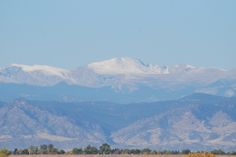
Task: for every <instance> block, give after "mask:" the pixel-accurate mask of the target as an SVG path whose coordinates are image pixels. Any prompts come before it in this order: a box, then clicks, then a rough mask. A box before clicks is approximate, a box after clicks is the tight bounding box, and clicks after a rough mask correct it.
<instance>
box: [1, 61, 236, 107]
mask: <svg viewBox="0 0 236 157" xmlns="http://www.w3.org/2000/svg"><path fill="white" fill-rule="evenodd" d="M0 87H1V88H0V91H1V92H3V93H4V95H5V96H0V98H2V100H4V101H9V100H12V99H15V98H19V97H22V98H27V99H31V100H41V99H42V100H49V101H50V100H57V101H58V100H60V101H110V102H119V103H121V102H122V103H129V102H140V101H143V102H151V101H157V100H170V99H177V98H180V97H184V96H186V95H190V94H193V93H196V92H197V93H207V94H213V95H220V96H227V97H231V96H235V95H236V70H235V69H232V70H226V69H217V68H206V67H196V66H192V65H175V66H159V65H151V64H145V63H143V62H142V61H141V60H139V59H132V58H113V59H110V60H105V61H100V62H95V63H91V64H88V65H87V66H83V67H79V68H77V69H74V70H66V69H62V68H56V67H50V66H47V65H32V66H28V65H22V64H12V65H11V66H9V67H5V68H1V69H0ZM70 91H74V92H70ZM49 95H50V96H49ZM91 95H93V96H92V97H91ZM95 95H96V96H95ZM46 97H47V98H46Z"/></svg>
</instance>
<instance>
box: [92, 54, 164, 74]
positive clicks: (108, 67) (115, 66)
mask: <svg viewBox="0 0 236 157" xmlns="http://www.w3.org/2000/svg"><path fill="white" fill-rule="evenodd" d="M88 68H89V69H92V70H93V71H95V72H96V73H98V74H108V75H117V74H125V75H129V74H137V75H142V74H161V73H163V71H162V68H161V67H159V66H158V65H146V64H144V63H143V62H142V61H141V60H139V59H132V58H126V57H124V58H112V59H109V60H105V61H100V62H95V63H91V64H89V65H88ZM165 70H166V69H165Z"/></svg>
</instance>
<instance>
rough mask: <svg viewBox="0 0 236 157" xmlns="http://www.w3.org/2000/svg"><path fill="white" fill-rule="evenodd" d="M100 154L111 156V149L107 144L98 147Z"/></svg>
mask: <svg viewBox="0 0 236 157" xmlns="http://www.w3.org/2000/svg"><path fill="white" fill-rule="evenodd" d="M99 153H100V154H111V147H110V145H109V144H107V143H104V144H102V145H101V146H100V147H99Z"/></svg>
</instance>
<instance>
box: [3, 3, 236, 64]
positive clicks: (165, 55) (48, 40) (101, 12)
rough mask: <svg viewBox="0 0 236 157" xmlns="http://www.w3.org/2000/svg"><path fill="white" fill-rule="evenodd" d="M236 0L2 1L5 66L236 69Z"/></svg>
mask: <svg viewBox="0 0 236 157" xmlns="http://www.w3.org/2000/svg"><path fill="white" fill-rule="evenodd" d="M235 8H236V1H235V0H178V1H177V0H171V1H169V0H162V1H161V0H153V1H152V0H142V1H140V0H116V1H115V0H113V1H112V0H106V1H104V0H99V1H98V0H93V1H92V0H84V1H82V0H81V1H80V0H63V1H60V0H39V1H32V0H21V1H19V0H1V1H0V66H7V65H9V64H11V63H21V64H48V65H52V66H59V67H65V68H75V67H78V66H81V65H85V64H87V63H90V62H94V61H98V60H104V59H109V58H113V57H123V56H124V57H133V58H139V59H141V60H143V61H144V62H145V63H156V64H160V65H173V64H183V63H186V64H193V65H200V66H211V67H222V68H236V61H235V60H236V9H235Z"/></svg>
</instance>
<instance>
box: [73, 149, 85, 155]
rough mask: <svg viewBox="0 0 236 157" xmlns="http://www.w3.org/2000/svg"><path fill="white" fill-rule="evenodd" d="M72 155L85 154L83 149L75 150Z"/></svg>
mask: <svg viewBox="0 0 236 157" xmlns="http://www.w3.org/2000/svg"><path fill="white" fill-rule="evenodd" d="M72 154H83V150H82V149H81V148H73V149H72Z"/></svg>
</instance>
